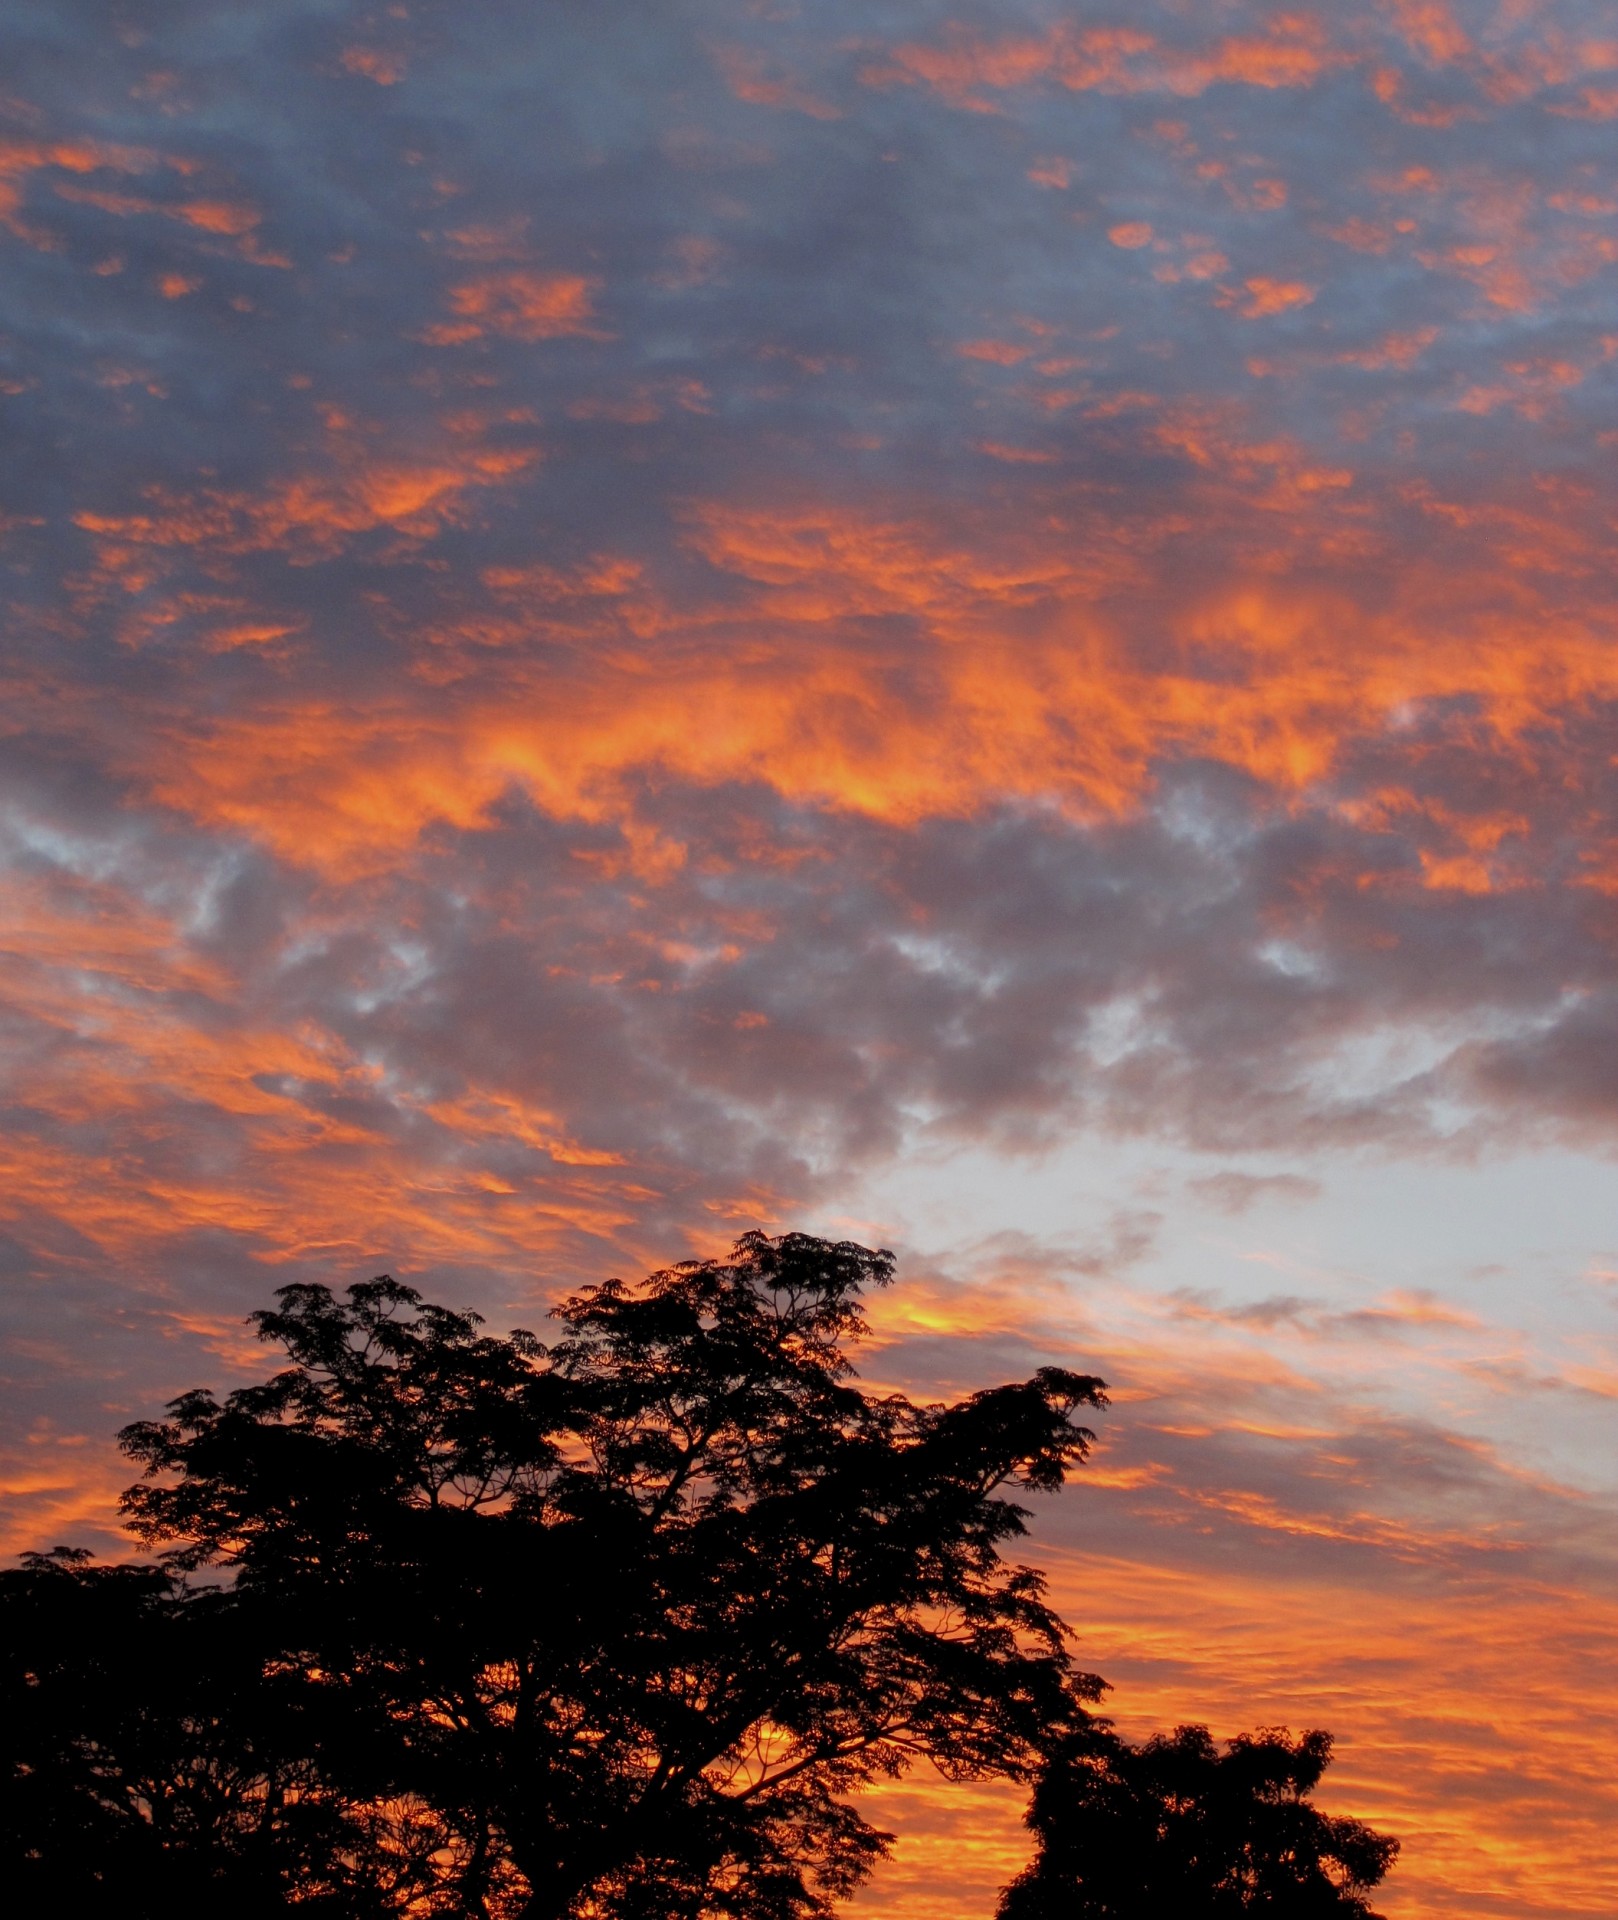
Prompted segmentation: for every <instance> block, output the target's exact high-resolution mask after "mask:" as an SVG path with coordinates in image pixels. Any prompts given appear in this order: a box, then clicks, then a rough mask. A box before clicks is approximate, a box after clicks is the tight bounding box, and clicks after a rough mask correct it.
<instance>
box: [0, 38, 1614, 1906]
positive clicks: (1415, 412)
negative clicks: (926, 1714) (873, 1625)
mask: <svg viewBox="0 0 1618 1920" xmlns="http://www.w3.org/2000/svg"><path fill="white" fill-rule="evenodd" d="M1615 121H1618V27H1615V25H1614V21H1613V17H1612V13H1611V10H1610V9H1609V8H1606V7H1602V6H1597V5H1595V4H1593V3H1591V0H1487V3H1485V0H1449V3H1448V4H1446V0H1337V3H1336V4H1334V5H1331V6H1329V7H1327V6H1320V7H1318V8H1317V9H1316V10H1314V11H1310V10H1308V8H1307V7H1306V6H1297V5H1287V6H1280V7H1271V6H1266V5H1261V4H1256V3H1254V4H1248V3H1246V0H1194V3H1193V0H1179V3H1178V4H1171V3H1170V0H1129V4H1127V5H1126V4H1123V3H1122V0H1107V3H1105V4H1103V0H1097V3H1096V4H1094V5H1091V4H1088V3H1086V4H1066V5H1058V4H1036V3H1035V0H951V3H950V4H934V0H860V4H857V5H856V4H852V0H814V4H809V3H808V0H802V3H801V4H797V3H794V0H681V4H680V5H678V6H670V5H667V4H643V3H642V0H616V4H614V5H612V6H611V7H605V6H602V5H601V4H600V3H599V0H545V4H543V5H535V4H532V0H478V4H476V5H466V4H464V0H460V3H458V4H451V0H411V3H410V4H397V5H381V6H374V7H364V6H355V5H349V4H342V3H340V0H274V4H266V3H265V0H232V3H231V4H229V5H224V4H209V3H207V0H147V3H146V4H139V5H136V4H125V3H124V0H48V4H47V3H46V0H11V4H10V5H9V6H7V7H6V8H5V10H4V17H3V20H0V434H3V439H4V448H5V454H4V458H3V460H0V602H3V627H0V631H3V634H4V641H3V652H0V672H3V699H0V729H3V746H0V889H3V903H4V904H3V907H0V1022H3V1039H0V1075H3V1087H0V1107H3V1120H4V1125H3V1138H0V1165H3V1170H4V1179H3V1181H0V1270H3V1274H4V1285H3V1290H0V1315H3V1322H0V1331H3V1338H4V1356H5V1357H4V1362H3V1367H4V1371H3V1375H0V1378H3V1382H4V1398H3V1406H4V1426H3V1430H0V1465H3V1466H4V1468H5V1478H6V1484H7V1487H8V1489H9V1491H8V1493H7V1496H6V1504H5V1507H4V1528H3V1538H0V1547H3V1548H4V1549H6V1550H8V1551H18V1550H22V1549H25V1548H30V1547H38V1546H47V1545H50V1544H52V1543H53V1542H54V1541H56V1540H71V1541H76V1542H79V1543H82V1544H86V1545H91V1546H94V1547H97V1548H98V1549H100V1550H101V1551H104V1552H117V1551H119V1550H120V1546H119V1541H120V1536H119V1534H118V1531H117V1526H116V1519H115V1514H114V1500H115V1496H116V1493H117V1491H118V1489H119V1488H120V1487H121V1486H122V1485H123V1484H124V1482H125V1480H126V1479H127V1477H128V1472H127V1468H126V1467H125V1466H124V1465H123V1464H122V1463H121V1462H120V1460H119V1458H118V1456H117V1454H116V1452H115V1450H114V1448H113V1446H112V1443H111V1435H112V1433H113V1432H114V1431H115V1429H116V1428H117V1427H118V1426H119V1425H120V1424H122V1423H123V1422H124V1421H126V1420H128V1419H132V1418H136V1417H143V1416H146V1415H149V1414H151V1413H152V1412H153V1411H154V1410H155V1409H156V1408H157V1407H158V1406H159V1405H160V1404H161V1403H162V1401H163V1400H164V1399H166V1398H167V1397H169V1396H170V1395H172V1394H175V1393H178V1392H180V1391H182V1390H184V1389H186V1388H189V1387H192V1386H195V1385H198V1384H204V1383H208V1384H213V1385H215V1386H218V1387H225V1386H229V1385H231V1384H234V1383H238V1382H240V1381H243V1380H246V1379H249V1378H252V1377H254V1376H255V1375H257V1374H261V1373H262V1372H263V1371H264V1370H265V1369H266V1367H267V1366H268V1365H269V1364H270V1357H269V1356H267V1355H266V1354H265V1353H264V1352H263V1351H262V1350H261V1349H259V1348H258V1347H256V1346H255V1344H254V1343H253V1341H252V1340H251V1338H250V1336H249V1333H248V1330H247V1329H246V1328H245V1327H244V1325H243V1321H244V1317H245V1315H246V1314H248V1313H249V1312H250V1311H251V1310H252V1309H253V1308H255V1307H257V1306H260V1305H263V1304H265V1303H266V1302H267V1300H268V1299H269V1296H270V1295H271V1293H272V1292H273V1290H274V1288H276V1287H277V1286H280V1285H284V1284H287V1283H288V1282H290V1281H294V1280H322V1281H326V1282H328V1283H330V1284H334V1285H342V1284H346V1283H348V1282H349V1281H351V1280H354V1279H358V1278H364V1277H369V1276H370V1275H372V1274H374V1273H377V1272H380V1271H384V1270H386V1271H391V1272H392V1273H394V1274H396V1275H397V1276H399V1277H401V1278H404V1279H408V1280H410V1281H411V1282H412V1283H413V1284H416V1285H418V1286H420V1287H421V1288H423V1289H424V1290H425V1291H426V1292H427V1293H428V1295H429V1297H431V1298H436V1299H442V1300H444V1301H446V1302H447V1303H449V1304H452V1305H470V1306H474V1307H477V1308H479V1309H481V1310H483V1311H484V1312H486V1313H487V1314H488V1315H489V1316H490V1319H491V1321H492V1322H493V1323H494V1324H495V1325H496V1326H497V1327H501V1328H503V1327H505V1326H509V1325H511V1324H514V1323H522V1324H532V1323H534V1322H535V1321H536V1320H537V1319H539V1317H540V1316H542V1315H543V1313H544V1311H545V1308H546V1306H547V1305H548V1303H549V1302H550V1301H552V1300H554V1299H555V1298H556V1297H557V1296H558V1295H559V1294H560V1293H561V1292H563V1291H565V1290H567V1289H569V1288H571V1287H573V1286H575V1285H578V1284H581V1283H585V1282H589V1281H592V1280H597V1279H601V1278H604V1277H606V1276H607V1275H608V1274H614V1273H623V1274H627V1275H633V1274H635V1273H638V1272H642V1271H644V1270H646V1269H648V1268H650V1267H654V1266H660V1265H663V1264H665V1263H667V1262H669V1261H671V1260H675V1259H679V1258H685V1257H691V1256H702V1255H708V1254H713V1253H717V1252H721V1251H723V1250H724V1249H725V1247H726V1246H727V1245H728V1243H729V1241H730V1240H731V1239H732V1238H733V1237H734V1236H735V1235H736V1234H737V1233H739V1232H740V1231H742V1230H744V1229H745V1228H748V1227H751V1226H755V1225H761V1226H764V1227H766V1228H767V1229H769V1230H771V1231H779V1230H783V1229H785V1228H787V1227H798V1228H802V1229H805V1230H808V1231H814V1232H823V1233H834V1234H838V1235H848V1236H852V1237H856V1238H859V1239H862V1240H865V1241H867V1242H869V1243H872V1244H882V1245H886V1246H889V1247H892V1248H893V1249H894V1250H895V1251H896V1253H897V1254H898V1256H899V1279H898V1280H897V1282H896V1284H895V1285H894V1287H893V1288H892V1290H891V1291H890V1292H888V1293H886V1294H884V1295H883V1296H881V1297H880V1299H879V1300H878V1301H877V1303H876V1307H875V1316H874V1325H875V1338H874V1340H873V1343H872V1347H871V1350H870V1352H869V1355H868V1357H867V1360H866V1363H865V1368H864V1371H865V1374H866V1376H867V1378H868V1379H870V1380H871V1381H873V1382H877V1383H883V1384H891V1385H898V1386H902V1387H904V1388H906V1389H907V1390H909V1391H912V1392H917V1393H927V1394H936V1395H946V1394H954V1393H958V1392H964V1391H969V1390H971V1389H972V1388H975V1387H978V1386H984V1385H988V1384H992V1383H994V1382H996V1381H998V1380H1002V1379H1008V1378H1012V1377H1016V1376H1017V1375H1018V1374H1020V1373H1022V1372H1025V1371H1026V1370H1027V1369H1029V1368H1030V1367H1032V1366H1035V1365H1038V1364H1041V1363H1043V1362H1045V1361H1058V1362H1067V1363H1069V1364H1079V1365H1082V1366H1083V1367H1084V1368H1085V1369H1087V1370H1093V1371H1096V1372H1100V1373H1102V1374H1104V1375H1105V1376H1106V1378H1107V1379H1108V1380H1109V1382H1110V1383H1111V1384H1112V1388H1113V1395H1114V1403H1113V1406H1112V1408H1111V1410H1110V1411H1109V1412H1108V1413H1106V1414H1105V1415H1104V1416H1103V1417H1102V1419H1101V1421H1100V1423H1099V1425H1100V1436H1101V1437H1100V1444H1099V1445H1098V1447H1097V1449H1096V1452H1095V1454H1094V1456H1093V1459H1092V1461H1091V1463H1090V1464H1089V1466H1088V1467H1086V1468H1085V1469H1084V1470H1083V1472H1082V1473H1081V1474H1080V1475H1079V1476H1078V1483H1077V1484H1076V1485H1075V1487H1074V1488H1072V1489H1071V1490H1070V1491H1069V1492H1068V1493H1066V1494H1064V1495H1062V1496H1061V1497H1060V1498H1057V1499H1055V1500H1051V1501H1048V1502H1045V1503H1043V1504H1042V1506H1041V1508H1040V1512H1039V1514H1038V1517H1037V1521H1036V1525H1035V1532H1034V1538H1033V1540H1032V1542H1031V1544H1030V1546H1029V1553H1030V1555H1031V1556H1032V1557H1033V1558H1035V1559H1037V1560H1038V1562H1039V1563H1040V1564H1041V1565H1043V1566H1045V1567H1046V1568H1047V1569H1048V1570H1049V1572H1050V1575H1051V1582H1052V1587H1051V1591H1052V1594H1053V1596H1054V1598H1055V1599H1056V1601H1057V1603H1058V1604H1059V1605H1060V1607H1061V1608H1062V1610H1063V1612H1064V1615H1065V1617H1066V1618H1067V1619H1068V1620H1069V1622H1070V1623H1071V1625H1072V1626H1073V1628H1074V1631H1075V1636H1076V1637H1075V1643H1074V1645H1075V1654H1076V1657H1077V1658H1078V1659H1079V1662H1080V1664H1081V1665H1083V1666H1085V1667H1093V1668H1094V1669H1095V1670H1096V1671H1098V1672H1099V1673H1101V1674H1103V1675H1104V1676H1105V1677H1106V1678H1107V1679H1108V1680H1109V1681H1110V1682H1111V1683H1112V1688H1113V1690H1112V1693H1111V1694H1110V1695H1109V1696H1108V1703H1109V1710H1110V1711H1111V1712H1113V1713H1114V1714H1115V1716H1116V1717H1117V1719H1118V1722H1119V1724H1120V1725H1122V1726H1124V1727H1126V1728H1127V1729H1129V1730H1130V1731H1132V1732H1143V1731H1145V1730H1147V1729H1149V1728H1152V1727H1162V1726H1170V1725H1173V1724H1176V1723H1177V1722H1180V1721H1185V1720H1198V1721H1203V1722H1205V1723H1207V1724H1208V1725H1210V1726H1211V1727H1212V1728H1213V1730H1214V1731H1215V1732H1216V1733H1218V1734H1220V1735H1228V1734H1230V1733H1234V1732H1235V1731H1237V1730H1239V1729H1241V1728H1244V1727H1251V1726H1255V1725H1261V1724H1262V1725H1269V1724H1285V1725H1289V1726H1291V1727H1293V1728H1294V1729H1301V1728H1303V1727H1305V1726H1326V1727H1329V1728H1330V1729H1331V1730H1332V1731H1333V1732H1334V1733H1335V1735H1336V1736H1337V1742H1338V1759H1337V1763H1336V1765H1335V1767H1334V1769H1333V1771H1332V1773H1331V1774H1330V1775H1329V1776H1328V1780H1327V1786H1326V1789H1325V1790H1324V1796H1323V1797H1324V1799H1325V1802H1326V1804H1328V1805H1330V1806H1331V1807H1332V1808H1333V1809H1334V1810H1337V1809H1340V1810H1344V1811H1352V1812H1355V1813H1358V1814H1361V1815H1363V1816H1365V1817H1368V1818H1371V1819H1373V1820H1374V1821H1375V1822H1376V1823H1377V1824H1379V1825H1382V1826H1384V1827H1386V1828H1387V1829H1388V1830H1390V1831H1392V1832H1395V1833H1397V1834H1398V1835H1400V1837H1401V1838H1402V1839H1403V1842H1404V1853H1403V1856H1402V1859H1401V1862H1400V1864H1399V1866H1398V1868H1397V1869H1396V1871H1395V1873H1394V1876H1393V1877H1392V1879H1391V1880H1390V1881H1389V1883H1388V1886H1387V1889H1386V1893H1385V1897H1384V1898H1383V1900H1382V1902H1381V1904H1382V1906H1383V1908H1384V1910H1385V1911H1386V1912H1387V1913H1388V1914H1389V1915H1390V1916H1393V1920H1413V1917H1414V1916H1416V1915H1424V1916H1425V1915H1434V1916H1445V1917H1446V1920H1448V1917H1453V1916H1466V1917H1468V1920H1471V1917H1474V1916H1476V1917H1479V1920H1481V1917H1482V1916H1524V1917H1526V1916H1539V1915H1543V1916H1550V1915H1556V1916H1597V1915H1602V1916H1605V1915H1610V1914H1611V1913H1612V1912H1613V1911H1615V1910H1618V1860H1614V1858H1613V1856H1612V1849H1611V1833H1612V1830H1613V1823H1614V1820H1615V1817H1618V1789H1615V1788H1614V1787H1613V1785H1612V1779H1611V1766H1610V1755H1611V1752H1612V1748H1613V1743H1614V1738H1615V1735H1618V1535H1615V1527H1614V1522H1615V1519H1618V1469H1615V1466H1614V1460H1613V1451H1614V1450H1613V1438H1614V1429H1615V1425H1618V1218H1615V1217H1614V1205H1613V1202H1614V1181H1613V1154H1614V1149H1615V1146H1618V811H1615V806H1614V801H1615V798H1618V631H1615V629H1618V617H1615V616H1618V580H1615V576H1614V571H1613V568H1612V565H1611V560H1610V554H1611V547H1612V540H1613V514H1614V499H1615V489H1614V484H1613V479H1612V472H1613V461H1614V456H1615V453H1618V299H1615V284H1618V144H1615V141H1618V126H1615V124H1614V123H1615ZM879 1806H880V1809H881V1810H882V1811H883V1817H885V1818H888V1819H889V1820H890V1824H892V1825H894V1826H895V1827H896V1828H897V1830H898V1831H899V1834H900V1840H899V1844H898V1846H897V1849H896V1852H895V1855H894V1858H893V1860H892V1861H891V1862H890V1863H889V1865H888V1866H886V1867H885V1868H884V1869H882V1871H881V1872H880V1873H879V1875H878V1877H877V1880H876V1881H875V1883H874V1884H873V1886H872V1888H871V1889H870V1890H869V1891H868V1892H867V1893H866V1894H865V1895H864V1896H863V1897H862V1901H861V1903H860V1909H859V1910H861V1911H871V1912H879V1913H885V1914H892V1915H895V1916H897V1920H980V1917H982V1920H986V1917H987V1916H988V1915H989V1914H990V1913H991V1912H992V1910H993V1900H994V1891H995V1888H996V1886H997V1885H998V1884H999V1883H1000V1882H1001V1881H1002V1880H1003V1879H1004V1878H1005V1877H1006V1875H1007V1874H1008V1873H1009V1872H1010V1871H1012V1870H1014V1868H1015V1866H1016V1865H1017V1863H1018V1862H1019V1861H1020V1859H1021V1858H1022V1857H1023V1853H1024V1850H1025V1849H1024V1841H1023V1838H1022V1836H1021V1835H1020V1833H1019V1830H1018V1827H1017V1812H1018V1807H1017V1802H1016V1797H1015V1795H1014V1794H1013V1795H1009V1796H1008V1794H1007V1793H1006V1792H1005V1791H1003V1790H997V1789H983V1790H981V1791H979V1790H975V1789H973V1790H959V1789H949V1790H945V1789H943V1788H942V1787H941V1786H940V1785H939V1784H938V1783H937V1782H935V1781H931V1780H930V1779H929V1778H927V1777H926V1776H916V1777H915V1778H913V1779H912V1780H911V1781H910V1782H909V1783H907V1784H906V1785H905V1786H903V1787H902V1788H897V1789H894V1790H892V1791H891V1792H887V1793H886V1794H885V1795H884V1796H881V1797H880V1800H879Z"/></svg>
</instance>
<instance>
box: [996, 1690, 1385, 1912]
mask: <svg viewBox="0 0 1618 1920" xmlns="http://www.w3.org/2000/svg"><path fill="white" fill-rule="evenodd" d="M1331 1748H1332V1741H1331V1735H1330V1734H1329V1733H1305V1734H1303V1735H1302V1736H1301V1737H1300V1738H1299V1739H1297V1740H1295V1741H1294V1740H1292V1739H1291V1738H1290V1737H1289V1736H1288V1734H1287V1733H1286V1731H1285V1729H1279V1730H1277V1729H1274V1728H1270V1729H1266V1730H1265V1731H1263V1732H1260V1733H1256V1734H1245V1733H1244V1734H1238V1735H1237V1737H1236V1738H1235V1739H1234V1740H1232V1741H1230V1742H1229V1743H1228V1744H1227V1746H1226V1748H1225V1751H1224V1752H1223V1753H1221V1752H1220V1751H1219V1749H1218V1747H1217V1746H1216V1745H1215V1744H1214V1742H1213V1740H1212V1739H1211V1738H1210V1737H1209V1734H1208V1730H1207V1728H1206V1727H1177V1728H1176V1729H1175V1731H1174V1732H1173V1733H1172V1734H1166V1735H1159V1736H1158V1737H1157V1738H1155V1739H1152V1740H1148V1741H1147V1742H1146V1743H1145V1744H1144V1745H1143V1746H1133V1745H1131V1744H1130V1743H1129V1742H1128V1741H1127V1740H1124V1739H1123V1738H1122V1737H1121V1736H1120V1735H1118V1734H1117V1733H1116V1732H1115V1731H1114V1730H1113V1729H1112V1728H1111V1727H1110V1726H1109V1725H1108V1723H1107V1722H1106V1721H1103V1720H1095V1721H1092V1722H1091V1723H1090V1724H1089V1725H1088V1726H1086V1727H1083V1728H1081V1729H1080V1730H1079V1731H1077V1732H1076V1733H1074V1734H1072V1735H1070V1736H1069V1737H1068V1738H1067V1739H1066V1740H1064V1741H1063V1742H1062V1743H1061V1744H1060V1745H1059V1746H1058V1748H1057V1749H1056V1750H1055V1751H1054V1753H1053V1754H1052V1757H1051V1758H1050V1760H1049V1761H1048V1762H1047V1764H1046V1767H1045V1769H1044V1771H1043V1773H1042V1775H1041V1777H1040V1779H1039V1782H1038V1784H1037V1786H1036V1787H1035V1790H1034V1798H1033V1804H1032V1806H1031V1807H1030V1808H1029V1812H1028V1825H1029V1826H1030V1827H1032V1829H1033V1830H1034V1833H1035V1834H1036V1835H1037V1837H1038V1841H1039V1850H1038V1852H1037V1854H1036V1855H1035V1857H1034V1860H1033V1863H1032V1864H1031V1865H1030V1866H1029V1867H1028V1868H1027V1869H1026V1871H1024V1872H1023V1873H1021V1874H1020V1875H1019V1876H1018V1877H1017V1878H1016V1879H1015V1880H1014V1881H1012V1883H1011V1885H1010V1886H1009V1887H1007V1889H1006V1891H1005V1893H1004V1894H1003V1895H1002V1896H1001V1901H1000V1920H1166V1917H1167V1916H1172V1920H1227V1916H1228V1920H1236V1916H1238V1915H1242V1914H1249V1913H1264V1914H1273V1915H1276V1916H1277V1917H1278V1920H1329V1917H1331V1916H1335V1917H1336V1920H1377V1916H1376V1915H1375V1914H1373V1913H1372V1910H1371V1908H1370V1907H1369V1905H1368V1904H1367V1903H1366V1898H1365V1896H1366V1894H1367V1893H1368V1892H1369V1891H1370V1890H1371V1888H1373V1887H1375V1886H1376V1885H1377V1884H1378V1883H1379V1882H1380V1881H1381V1879H1382V1878H1383V1876H1384V1875H1385V1874H1386V1873H1387V1871H1388V1868H1389V1867H1390V1866H1391V1865H1392V1864H1393V1861H1394V1857H1395V1855H1396V1854H1397V1853H1398V1851H1399V1843H1398V1841H1397V1840H1390V1839H1387V1838H1385V1837H1384V1836H1383V1835H1381V1834H1378V1833H1374V1832H1373V1831H1372V1830H1371V1829H1370V1828H1369V1827H1367V1826H1365V1825H1363V1824H1362V1823H1361V1822H1360V1821H1358V1820H1347V1819H1340V1818H1334V1817H1333V1816H1332V1815H1330V1814H1325V1813H1322V1812H1321V1811H1320V1809H1319V1808H1318V1807H1315V1806H1312V1805H1311V1804H1310V1801H1309V1797H1308V1796H1309V1795H1310V1794H1311V1793H1312V1792H1313V1791H1314V1789H1315V1788H1316V1786H1318V1785H1319V1782H1320V1777H1321V1775H1322V1774H1323V1773H1324V1772H1325V1770H1326V1768H1327V1766H1328V1765H1329V1764H1330V1762H1331Z"/></svg>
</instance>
